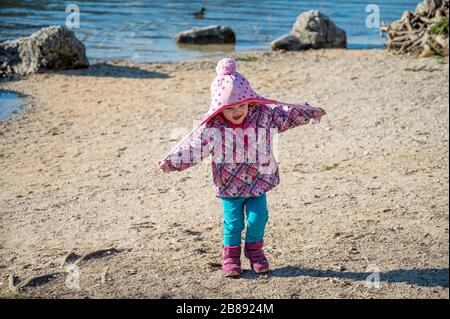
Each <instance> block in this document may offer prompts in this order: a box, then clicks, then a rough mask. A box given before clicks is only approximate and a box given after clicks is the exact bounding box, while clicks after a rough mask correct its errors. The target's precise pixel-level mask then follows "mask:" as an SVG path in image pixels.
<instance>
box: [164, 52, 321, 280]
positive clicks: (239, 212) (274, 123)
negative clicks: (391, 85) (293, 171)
mask: <svg viewBox="0 0 450 319" xmlns="http://www.w3.org/2000/svg"><path fill="white" fill-rule="evenodd" d="M216 71H217V76H216V78H215V79H214V81H213V83H212V85H211V96H212V103H211V107H210V109H209V111H208V112H207V113H206V115H205V117H204V119H203V120H202V121H201V123H200V126H199V129H197V130H196V131H195V132H197V134H196V135H195V136H190V139H187V140H186V142H184V143H183V144H182V145H181V146H179V147H177V149H175V151H172V152H170V153H169V154H168V156H166V158H164V159H163V160H162V161H158V163H157V164H158V167H159V168H161V169H162V170H163V171H164V172H166V173H169V172H172V171H182V170H184V169H187V168H189V167H191V166H193V165H195V164H197V163H198V162H200V161H201V160H202V159H204V158H205V157H207V156H208V155H212V171H213V180H214V189H215V193H216V196H217V197H219V198H220V199H221V201H222V205H223V217H224V218H223V237H224V238H223V244H224V249H223V256H222V269H223V271H224V272H225V274H226V275H227V276H233V277H234V276H239V275H240V274H241V272H242V270H241V261H240V256H241V234H242V231H243V230H244V228H245V224H246V226H247V227H246V235H245V245H244V254H245V256H246V257H247V258H248V259H249V261H250V267H251V268H252V269H253V270H254V271H255V272H256V273H264V272H267V271H268V270H269V263H268V261H267V258H266V256H265V255H264V251H263V245H264V240H263V238H264V230H265V227H266V223H267V220H268V210H267V201H266V192H267V191H269V190H271V189H272V188H274V187H275V186H277V185H278V184H279V182H280V179H279V173H278V166H277V163H276V161H275V159H274V156H273V154H272V153H273V152H272V135H273V133H277V132H278V133H279V132H284V131H286V130H287V129H289V128H293V127H295V126H299V125H302V124H306V123H308V122H309V121H310V120H312V121H313V123H314V122H317V123H318V122H320V119H321V117H322V116H323V115H325V114H326V113H325V111H324V110H323V109H322V108H315V107H311V106H309V105H308V104H297V105H295V104H288V103H283V102H278V101H275V100H268V99H265V98H263V97H262V96H260V95H259V94H257V93H256V92H255V91H254V90H253V89H252V88H251V86H250V84H249V82H248V81H247V80H246V79H245V78H244V77H243V76H242V75H241V74H239V73H238V72H236V62H235V61H234V60H231V59H222V60H221V61H220V62H219V63H218V64H217V67H216ZM266 104H278V105H276V106H275V107H274V108H270V107H269V106H267V105H266ZM279 104H283V105H284V106H282V105H279Z"/></svg>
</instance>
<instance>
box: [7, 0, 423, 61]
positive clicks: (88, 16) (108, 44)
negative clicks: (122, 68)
mask: <svg viewBox="0 0 450 319" xmlns="http://www.w3.org/2000/svg"><path fill="white" fill-rule="evenodd" d="M418 2H419V1H411V0H396V1H391V0H378V1H373V0H368V1H363V0H349V1H339V0H322V1H291V0H275V1H273V0H252V1H236V0H234V1H233V0H204V1H201V0H190V1H185V0H173V1H168V0H167V1H161V0H147V1H145V0H140V1H139V0H135V1H126V2H125V1H122V0H113V1H111V0H109V1H90V0H81V1H61V0H45V1H44V0H42V1H38V0H22V1H17V0H0V41H3V40H10V39H14V38H17V37H19V36H27V35H29V34H31V33H32V32H34V31H36V30H38V29H40V28H43V27H46V26H50V25H65V22H66V18H67V16H68V15H69V13H66V12H65V9H66V6H67V5H68V4H76V5H78V7H79V9H80V28H79V29H75V32H76V35H77V37H78V38H79V39H80V40H81V41H83V43H84V44H85V45H86V47H87V55H88V57H89V59H90V61H91V63H92V62H97V61H101V60H107V59H110V60H128V61H132V62H150V61H176V60H186V59H190V58H193V57H198V56H203V55H210V54H211V53H212V52H213V51H218V52H222V51H227V50H232V51H233V50H235V51H247V50H267V48H268V46H269V43H270V41H271V40H273V39H275V38H277V37H279V36H281V35H283V34H286V33H288V32H289V31H290V30H291V28H292V25H293V24H294V22H295V19H296V17H297V16H298V15H299V14H300V13H301V12H304V11H308V10H311V9H319V10H321V11H322V12H323V13H325V14H327V15H329V16H330V17H331V18H332V19H333V21H334V22H335V23H336V24H337V25H338V26H339V27H341V28H343V29H344V30H346V32H347V36H348V41H349V45H348V47H349V48H350V49H360V48H379V47H383V44H384V42H385V39H383V38H381V37H380V35H379V30H378V29H369V28H367V27H366V24H365V21H366V17H367V15H369V13H366V7H367V6H368V5H369V4H371V3H376V4H377V5H378V6H379V8H380V15H381V20H382V21H383V22H386V23H388V22H392V21H394V20H397V19H399V18H400V16H401V14H402V12H403V11H404V10H413V9H414V8H415V6H416V5H417V3H418ZM202 6H203V7H205V8H206V9H207V12H206V16H205V18H204V19H203V20H197V19H195V18H194V17H193V16H192V15H191V13H192V12H195V11H198V10H199V9H200V8H201V7H202ZM217 24H219V25H225V26H231V27H232V28H233V29H234V31H235V32H236V34H237V43H236V46H234V47H233V46H232V47H231V48H230V47H228V48H227V49H224V48H223V47H221V48H217V47H215V48H213V49H212V50H210V49H209V48H208V49H205V48H204V47H203V48H201V49H202V50H197V49H196V48H195V47H194V48H192V47H191V48H188V49H186V48H180V47H178V46H177V45H176V43H175V41H174V40H173V37H174V35H175V34H176V33H178V32H180V31H184V30H187V29H190V28H192V27H194V26H207V25H217Z"/></svg>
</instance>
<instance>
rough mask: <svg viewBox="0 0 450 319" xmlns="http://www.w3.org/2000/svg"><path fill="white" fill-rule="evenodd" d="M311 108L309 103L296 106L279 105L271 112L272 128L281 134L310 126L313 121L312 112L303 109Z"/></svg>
mask: <svg viewBox="0 0 450 319" xmlns="http://www.w3.org/2000/svg"><path fill="white" fill-rule="evenodd" d="M304 106H307V107H310V105H309V104H308V103H305V104H296V105H289V106H285V105H277V106H276V107H274V108H272V109H271V110H272V111H271V120H270V127H271V128H276V129H277V130H278V132H279V133H281V132H284V131H286V130H288V129H290V128H293V127H296V126H299V125H304V124H308V123H309V121H310V119H311V113H310V112H311V111H308V110H305V109H303V107H304Z"/></svg>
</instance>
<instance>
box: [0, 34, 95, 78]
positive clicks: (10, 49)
mask: <svg viewBox="0 0 450 319" xmlns="http://www.w3.org/2000/svg"><path fill="white" fill-rule="evenodd" d="M0 65H3V66H5V68H6V66H9V67H10V68H11V70H12V71H13V73H17V74H20V75H26V74H33V73H39V72H45V71H46V70H66V69H77V68H85V67H88V66H89V61H88V58H87V57H86V49H85V47H84V45H83V43H81V42H80V41H79V40H78V39H77V38H76V37H75V33H74V32H73V31H71V30H69V29H67V28H66V27H62V26H52V27H48V28H43V29H41V30H39V31H37V32H35V33H33V34H32V35H31V36H29V37H25V38H19V39H17V40H12V41H5V42H1V43H0ZM2 68H3V67H2Z"/></svg>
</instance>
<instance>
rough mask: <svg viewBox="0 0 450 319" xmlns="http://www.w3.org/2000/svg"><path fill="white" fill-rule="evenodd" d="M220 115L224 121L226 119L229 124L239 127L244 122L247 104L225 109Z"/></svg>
mask: <svg viewBox="0 0 450 319" xmlns="http://www.w3.org/2000/svg"><path fill="white" fill-rule="evenodd" d="M222 114H223V116H224V117H225V119H227V120H228V121H230V122H231V123H233V124H236V125H239V124H241V123H242V122H243V121H244V119H245V117H246V116H247V114H248V104H247V103H244V104H240V105H235V106H231V107H227V108H226V109H224V110H223V111H222Z"/></svg>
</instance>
